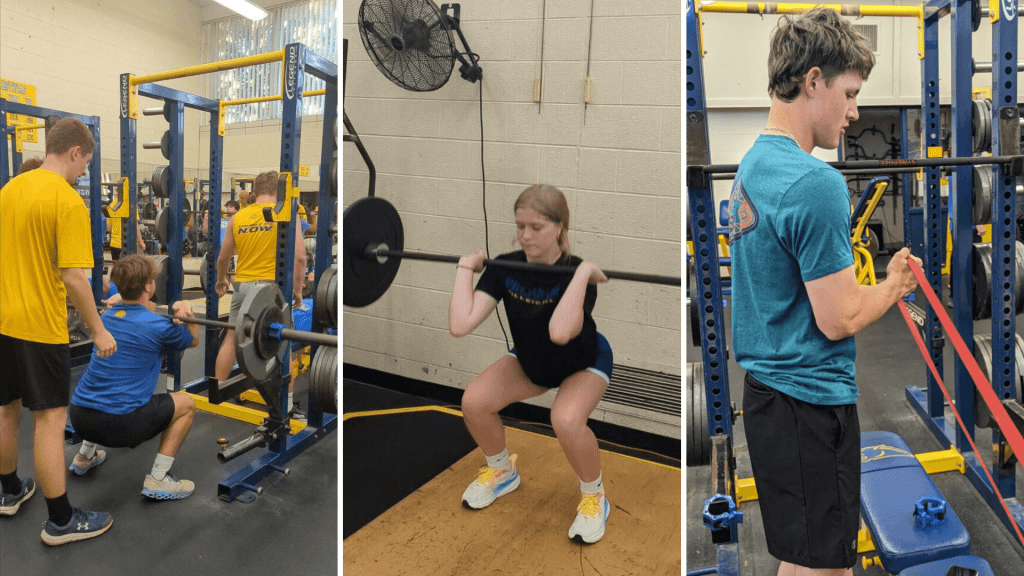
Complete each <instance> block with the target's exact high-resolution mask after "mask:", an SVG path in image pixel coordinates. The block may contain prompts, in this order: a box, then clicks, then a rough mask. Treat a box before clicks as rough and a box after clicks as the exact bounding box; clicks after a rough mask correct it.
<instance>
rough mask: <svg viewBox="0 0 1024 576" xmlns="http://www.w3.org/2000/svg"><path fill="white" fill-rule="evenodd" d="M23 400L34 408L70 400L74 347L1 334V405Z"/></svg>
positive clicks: (56, 405) (58, 405) (42, 408)
mask: <svg viewBox="0 0 1024 576" xmlns="http://www.w3.org/2000/svg"><path fill="white" fill-rule="evenodd" d="M19 398H20V399H21V404H22V406H24V407H25V408H28V409H29V410H32V411H37V410H46V409H47V408H62V407H64V406H67V405H68V402H70V400H71V348H70V347H69V346H68V345H67V344H43V343H41V342H30V341H28V340H21V339H19V338H11V337H10V336H5V335H3V334H0V406H6V405H8V404H10V403H11V402H14V401H15V400H18V399H19Z"/></svg>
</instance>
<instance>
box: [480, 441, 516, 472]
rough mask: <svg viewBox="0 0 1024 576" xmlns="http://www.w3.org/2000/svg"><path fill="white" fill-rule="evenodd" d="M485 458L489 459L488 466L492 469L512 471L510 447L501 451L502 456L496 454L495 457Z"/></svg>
mask: <svg viewBox="0 0 1024 576" xmlns="http://www.w3.org/2000/svg"><path fill="white" fill-rule="evenodd" d="M484 458H486V459H487V465H488V466H490V467H491V468H494V469H495V470H511V469H512V459H510V458H509V457H508V447H507V446H506V447H505V449H504V450H502V451H501V453H500V454H495V455H494V456H487V455H486V454H485V455H484Z"/></svg>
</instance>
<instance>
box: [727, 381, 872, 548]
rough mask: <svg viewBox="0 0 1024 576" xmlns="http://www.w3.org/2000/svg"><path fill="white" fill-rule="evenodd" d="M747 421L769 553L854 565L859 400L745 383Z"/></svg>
mask: <svg viewBox="0 0 1024 576" xmlns="http://www.w3.org/2000/svg"><path fill="white" fill-rule="evenodd" d="M744 384H745V386H744V393H743V426H744V430H745V431H746V436H747V449H748V450H749V452H750V464H751V466H752V467H753V470H754V482H755V483H756V485H757V499H758V502H759V503H760V506H761V517H762V519H763V521H764V522H763V524H764V532H765V538H766V539H767V541H768V552H769V553H770V554H771V555H772V556H774V557H775V558H778V559H779V560H782V561H783V562H790V563H792V564H796V565H797V566H804V567H807V568H850V567H852V566H853V565H854V563H856V560H857V530H858V528H859V524H860V520H859V518H860V422H859V420H858V419H857V405H856V404H844V405H840V406H822V405H818V404H810V403H808V402H803V401H801V400H797V399H796V398H793V397H792V396H788V395H786V394H783V393H782V392H779V391H778V390H775V389H774V388H770V387H768V386H765V385H764V384H762V383H760V382H758V381H757V380H755V379H754V378H753V377H751V376H750V374H747V377H746V380H745V382H744Z"/></svg>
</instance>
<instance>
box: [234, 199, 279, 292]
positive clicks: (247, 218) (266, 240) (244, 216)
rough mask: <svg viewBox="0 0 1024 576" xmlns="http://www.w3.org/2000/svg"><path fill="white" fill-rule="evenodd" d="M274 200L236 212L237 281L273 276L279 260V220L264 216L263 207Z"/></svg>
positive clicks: (271, 203) (250, 280)
mask: <svg viewBox="0 0 1024 576" xmlns="http://www.w3.org/2000/svg"><path fill="white" fill-rule="evenodd" d="M264 206H270V207H271V208H273V207H274V203H273V202H270V203H266V204H250V205H248V206H246V207H245V208H242V209H241V210H239V211H238V213H237V214H235V223H234V226H233V227H232V228H231V234H232V235H233V236H234V239H235V250H236V252H237V253H238V263H237V264H236V266H235V282H254V281H256V280H274V268H275V265H276V264H277V262H276V259H277V250H276V247H277V223H276V222H265V221H264V220H263V207H264Z"/></svg>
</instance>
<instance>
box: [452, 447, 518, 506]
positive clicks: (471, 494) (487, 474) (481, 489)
mask: <svg viewBox="0 0 1024 576" xmlns="http://www.w3.org/2000/svg"><path fill="white" fill-rule="evenodd" d="M509 460H510V461H511V462H512V468H511V469H509V470H497V469H494V468H491V467H489V466H484V467H483V468H481V469H480V473H479V475H477V477H476V480H473V482H472V483H471V484H470V485H469V487H468V488H466V491H465V492H463V493H462V505H463V506H465V507H466V508H470V509H472V510H479V509H481V508H486V507H487V506H490V504H491V503H492V502H494V501H495V500H497V499H498V498H500V497H502V496H504V495H505V494H508V493H509V492H511V491H513V490H515V489H516V488H518V487H519V482H520V480H519V471H518V470H517V469H516V454H513V455H512V457H511V458H509Z"/></svg>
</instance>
